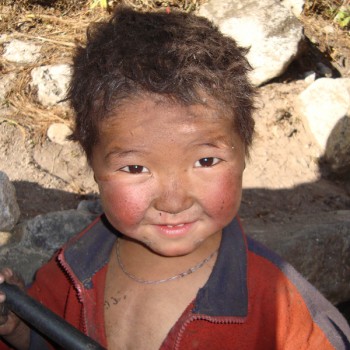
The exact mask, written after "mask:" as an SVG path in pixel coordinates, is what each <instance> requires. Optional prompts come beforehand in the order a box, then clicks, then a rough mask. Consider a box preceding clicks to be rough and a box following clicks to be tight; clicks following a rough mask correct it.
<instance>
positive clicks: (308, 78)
mask: <svg viewBox="0 0 350 350" xmlns="http://www.w3.org/2000/svg"><path fill="white" fill-rule="evenodd" d="M304 76H305V78H304V81H305V83H307V84H308V85H310V84H311V83H313V82H314V81H315V80H316V73H315V72H313V71H309V72H306V73H305V75H304Z"/></svg>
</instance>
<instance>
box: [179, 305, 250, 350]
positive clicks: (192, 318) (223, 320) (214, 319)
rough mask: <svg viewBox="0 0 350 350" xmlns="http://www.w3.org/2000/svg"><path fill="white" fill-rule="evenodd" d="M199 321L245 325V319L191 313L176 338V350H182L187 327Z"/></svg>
mask: <svg viewBox="0 0 350 350" xmlns="http://www.w3.org/2000/svg"><path fill="white" fill-rule="evenodd" d="M197 320H206V321H209V322H212V323H216V324H225V323H227V324H230V323H232V324H233V323H244V321H245V318H244V317H221V316H217V317H215V316H207V315H200V314H199V315H196V314H192V313H191V312H190V316H189V317H188V318H187V319H186V321H185V322H184V323H183V324H182V326H181V328H180V330H179V332H178V335H177V337H176V340H175V346H174V350H179V349H180V343H181V341H182V338H183V335H184V333H185V330H186V328H187V326H188V325H189V324H190V323H191V322H193V321H197Z"/></svg>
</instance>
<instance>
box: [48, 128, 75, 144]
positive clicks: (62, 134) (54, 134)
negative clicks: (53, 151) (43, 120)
mask: <svg viewBox="0 0 350 350" xmlns="http://www.w3.org/2000/svg"><path fill="white" fill-rule="evenodd" d="M71 134H72V130H71V128H70V127H69V126H68V125H66V124H63V123H53V124H51V125H50V126H49V128H48V130H47V137H48V138H49V140H50V141H52V142H55V143H58V144H59V145H66V144H68V143H69V142H71V141H69V140H68V139H67V137H68V136H69V135H71Z"/></svg>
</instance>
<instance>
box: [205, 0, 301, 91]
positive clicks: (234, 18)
mask: <svg viewBox="0 0 350 350" xmlns="http://www.w3.org/2000/svg"><path fill="white" fill-rule="evenodd" d="M199 15H201V16H204V17H207V18H208V19H209V20H212V21H213V22H214V23H215V24H216V25H218V26H219V28H220V30H221V31H222V32H223V33H224V34H226V35H229V36H230V37H232V38H234V39H235V40H236V41H237V43H238V44H239V45H240V46H243V47H248V48H250V51H249V53H248V55H247V59H248V60H249V62H250V64H251V65H252V66H253V68H254V70H253V71H252V72H251V75H250V79H251V81H252V83H253V84H254V85H261V84H263V83H265V82H267V81H269V80H271V79H272V78H275V77H277V76H279V75H281V74H282V73H284V71H285V70H286V68H287V67H288V65H289V64H290V63H291V62H292V61H293V60H294V58H295V57H296V56H297V55H298V51H299V47H300V45H299V44H300V42H301V41H302V39H303V32H302V25H301V24H300V22H299V21H298V19H297V18H296V17H295V16H294V15H293V14H292V13H291V12H290V10H288V9H287V8H286V7H284V6H282V5H281V4H280V2H279V1H277V0H266V1H257V0H240V1H230V2H227V1H226V0H209V1H208V2H207V3H205V4H203V5H202V6H201V7H200V9H199Z"/></svg>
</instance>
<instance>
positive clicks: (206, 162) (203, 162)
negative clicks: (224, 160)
mask: <svg viewBox="0 0 350 350" xmlns="http://www.w3.org/2000/svg"><path fill="white" fill-rule="evenodd" d="M220 161H221V159H219V158H216V157H208V158H202V159H199V160H197V161H196V163H195V164H194V166H195V167H196V168H200V167H204V168H209V167H211V166H213V165H215V164H217V163H219V162H220Z"/></svg>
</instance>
